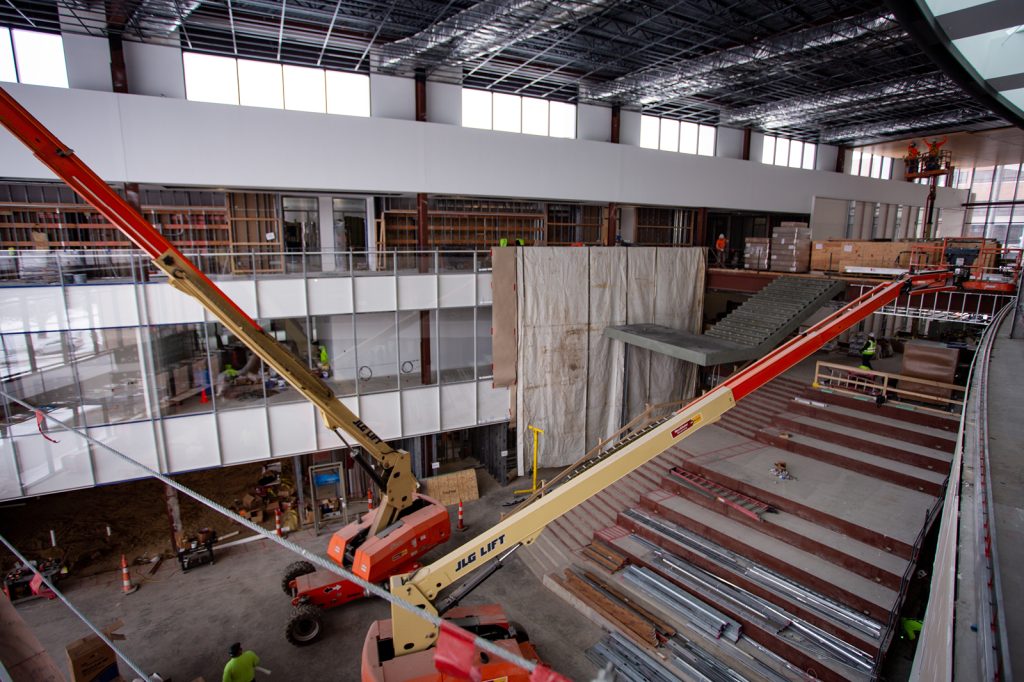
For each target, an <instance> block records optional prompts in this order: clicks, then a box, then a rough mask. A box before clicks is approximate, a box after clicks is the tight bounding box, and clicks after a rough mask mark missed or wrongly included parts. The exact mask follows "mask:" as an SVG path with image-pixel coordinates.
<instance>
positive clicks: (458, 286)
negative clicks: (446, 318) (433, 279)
mask: <svg viewBox="0 0 1024 682" xmlns="http://www.w3.org/2000/svg"><path fill="white" fill-rule="evenodd" d="M475 277H476V276H475V275H471V274H470V275H441V298H440V301H439V304H440V307H441V308H464V307H466V306H472V305H473V304H474V294H473V284H474V280H475Z"/></svg>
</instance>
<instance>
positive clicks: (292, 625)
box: [284, 604, 324, 646]
mask: <svg viewBox="0 0 1024 682" xmlns="http://www.w3.org/2000/svg"><path fill="white" fill-rule="evenodd" d="M323 629H324V610H323V609H321V608H320V607H319V606H313V605H312V604H300V605H299V606H296V607H295V608H294V609H292V615H291V616H289V617H288V624H287V625H286V626H285V629H284V636H285V639H287V640H288V643H289V644H293V645H295V646H306V645H307V644H312V643H313V642H315V641H316V640H318V639H319V638H320V633H321V632H322V631H323Z"/></svg>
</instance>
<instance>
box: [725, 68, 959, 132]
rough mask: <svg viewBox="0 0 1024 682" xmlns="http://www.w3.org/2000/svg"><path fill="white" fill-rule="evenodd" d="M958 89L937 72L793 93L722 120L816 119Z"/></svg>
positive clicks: (776, 123)
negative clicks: (863, 106)
mask: <svg viewBox="0 0 1024 682" xmlns="http://www.w3.org/2000/svg"><path fill="white" fill-rule="evenodd" d="M955 91H956V86H955V85H954V84H953V82H952V81H951V80H949V79H948V78H946V76H944V75H942V74H941V73H937V74H932V75H930V76H925V77H922V78H901V79H898V80H893V81H889V82H887V83H880V84H878V85H873V86H857V87H852V88H845V89H843V90H835V91H832V92H826V93H823V94H821V95H808V96H806V97H794V98H791V99H785V100H780V101H778V102H771V103H768V104H758V105H755V106H751V107H745V108H743V109H733V110H731V111H722V113H721V116H720V118H719V121H720V123H721V124H722V125H727V126H737V127H741V126H743V125H747V124H755V125H760V126H764V127H773V126H775V127H777V126H784V125H793V124H796V123H805V122H807V121H813V120H815V119H817V118H818V117H820V116H822V115H823V113H825V112H828V111H841V112H842V113H843V114H849V113H850V112H849V107H850V106H852V105H858V104H864V103H871V102H875V101H878V100H883V99H891V98H899V99H909V98H918V97H921V96H922V95H924V96H927V95H932V96H941V95H943V94H946V93H949V92H955Z"/></svg>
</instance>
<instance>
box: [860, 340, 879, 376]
mask: <svg viewBox="0 0 1024 682" xmlns="http://www.w3.org/2000/svg"><path fill="white" fill-rule="evenodd" d="M877 350H878V343H876V341H875V334H874V332H872V333H870V334H868V342H867V343H865V344H864V347H863V348H862V349H861V351H860V367H858V369H871V370H873V369H874V367H872V366H871V359H872V358H874V357H875V352H876V351H877Z"/></svg>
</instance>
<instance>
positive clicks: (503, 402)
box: [476, 380, 510, 424]
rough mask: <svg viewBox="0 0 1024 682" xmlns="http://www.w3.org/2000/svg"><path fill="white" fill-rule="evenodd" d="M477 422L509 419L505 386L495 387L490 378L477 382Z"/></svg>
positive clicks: (485, 422)
mask: <svg viewBox="0 0 1024 682" xmlns="http://www.w3.org/2000/svg"><path fill="white" fill-rule="evenodd" d="M476 395H477V411H478V414H477V418H476V421H477V423H478V424H487V423H490V422H503V421H508V419H509V407H510V405H509V399H510V398H509V391H508V388H506V387H495V386H494V384H493V383H491V381H490V380H487V381H480V382H477V385H476Z"/></svg>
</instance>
